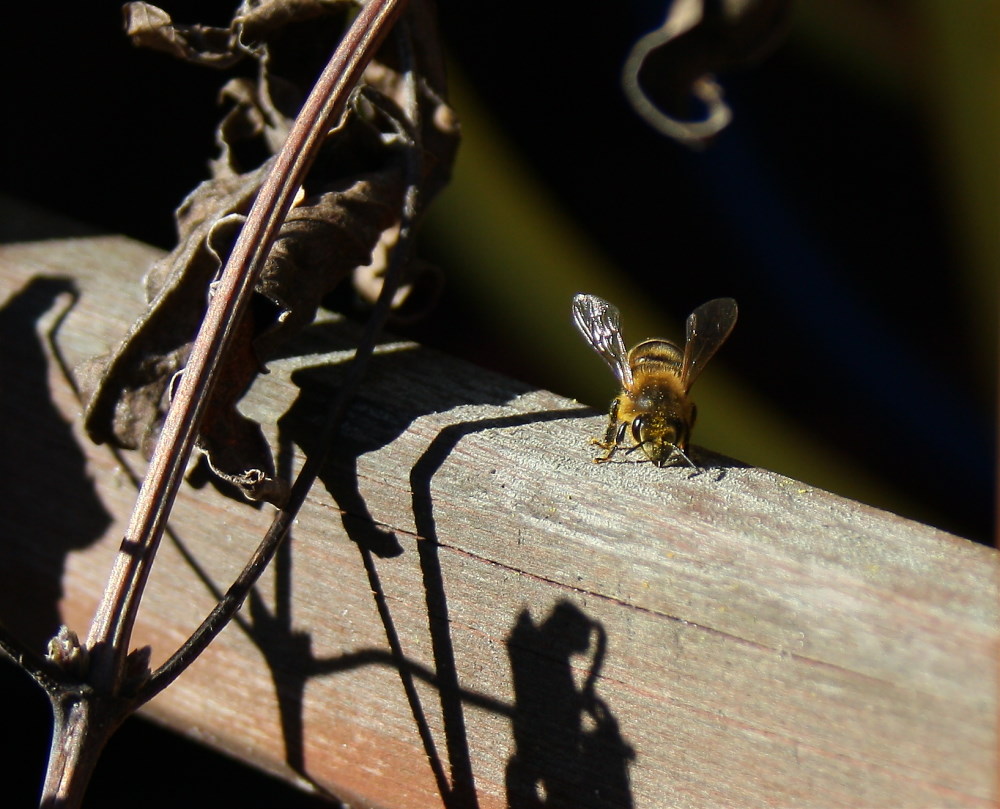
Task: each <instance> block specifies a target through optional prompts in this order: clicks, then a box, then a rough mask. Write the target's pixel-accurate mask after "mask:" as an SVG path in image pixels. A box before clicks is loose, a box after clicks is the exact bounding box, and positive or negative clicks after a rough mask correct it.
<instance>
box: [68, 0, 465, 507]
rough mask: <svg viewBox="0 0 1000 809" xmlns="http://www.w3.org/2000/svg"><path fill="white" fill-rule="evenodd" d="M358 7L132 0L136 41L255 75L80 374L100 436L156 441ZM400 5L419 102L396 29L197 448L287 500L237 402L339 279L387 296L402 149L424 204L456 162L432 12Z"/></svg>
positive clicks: (328, 0)
mask: <svg viewBox="0 0 1000 809" xmlns="http://www.w3.org/2000/svg"><path fill="white" fill-rule="evenodd" d="M353 7H354V4H353V3H351V2H347V0H269V1H266V2H260V1H259V0H254V1H251V0H247V2H245V3H244V4H243V5H242V6H241V7H240V8H239V9H238V10H237V12H236V14H235V15H234V17H233V20H232V22H231V24H230V25H229V27H227V28H218V27H211V26H201V25H186V26H181V25H175V24H174V23H173V22H172V21H171V20H170V17H169V16H168V15H167V14H166V13H165V12H163V11H161V10H160V9H158V8H156V7H154V6H151V5H149V4H147V3H129V4H128V5H127V6H126V7H125V13H126V27H127V31H128V33H129V34H130V35H131V36H132V37H133V39H134V40H135V41H136V42H137V43H139V44H142V45H144V46H147V47H152V48H156V49H158V50H163V51H166V52H168V53H171V54H173V55H174V56H177V57H180V58H182V59H185V60H187V61H191V62H195V63H198V64H204V65H211V66H214V67H230V66H232V65H235V64H236V63H237V62H239V61H241V60H243V59H252V60H254V61H256V63H257V65H258V75H257V78H256V80H251V79H247V78H244V77H241V78H235V79H232V80H231V81H229V82H228V83H227V84H226V85H225V87H224V88H223V91H222V98H223V100H224V101H225V102H226V103H227V104H229V105H230V108H229V110H228V112H227V113H226V114H225V115H224V117H223V119H222V121H221V122H220V124H219V126H218V128H217V130H216V140H217V143H218V145H219V154H218V156H217V157H216V159H215V160H213V161H212V162H211V164H210V168H211V172H212V177H211V178H210V179H208V180H206V181H204V182H203V183H201V185H199V186H198V187H197V188H196V189H195V190H194V191H193V192H192V193H191V194H190V195H189V196H188V197H187V199H185V200H184V202H183V203H182V204H181V206H180V207H179V208H178V210H177V214H176V218H177V227H178V236H179V240H178V244H177V246H176V247H175V248H174V250H173V251H171V252H170V253H169V254H168V255H167V256H165V257H164V258H163V259H161V260H160V261H158V262H156V263H155V264H154V265H153V266H152V267H151V268H150V270H149V272H148V273H147V276H146V279H145V289H146V298H147V300H148V301H149V307H148V309H147V311H146V313H145V314H144V315H143V316H142V317H141V318H140V319H139V320H138V321H137V322H136V323H135V324H134V325H133V327H132V328H131V330H130V331H129V333H128V335H126V337H125V339H124V340H123V341H122V343H121V344H120V345H119V346H118V347H117V348H116V349H115V350H113V351H112V352H110V353H109V354H107V355H104V356H101V357H96V358H94V359H92V360H91V361H90V362H89V363H87V365H86V366H85V368H84V369H82V373H81V381H82V384H83V387H84V390H85V392H89V401H88V405H87V408H86V413H85V426H86V429H87V431H88V433H89V434H90V436H91V438H92V439H93V440H95V441H96V442H98V443H100V442H106V441H107V442H114V443H116V444H118V445H121V446H124V447H129V448H141V449H142V450H143V451H145V452H146V453H147V454H148V453H149V452H151V451H152V448H153V446H154V444H155V440H156V437H157V435H158V433H159V430H160V427H161V425H162V421H163V418H164V416H165V415H166V410H167V408H168V406H169V397H170V392H171V389H172V380H174V378H175V377H176V375H177V374H178V373H180V372H181V371H182V370H183V368H184V365H185V363H186V362H187V358H188V355H189V353H190V348H191V342H192V340H193V338H194V336H195V334H196V332H197V330H198V327H199V325H200V323H201V320H202V318H203V316H204V313H205V310H206V307H207V302H208V296H209V295H210V290H211V285H212V281H213V280H214V279H215V278H216V277H217V276H218V273H219V272H220V269H221V267H222V266H223V265H224V263H225V260H226V258H227V256H228V254H229V251H230V249H231V247H232V244H233V242H234V240H235V238H236V236H237V234H238V232H239V228H240V227H241V226H242V223H243V221H244V220H245V217H246V215H247V213H248V211H249V209H250V206H251V204H252V202H253V200H254V198H255V196H256V194H257V190H258V188H259V187H260V184H261V182H262V181H263V179H264V177H265V176H266V174H267V172H268V171H269V169H270V166H271V162H272V160H273V155H274V153H275V152H276V151H277V150H278V149H279V148H280V147H281V145H282V144H283V142H284V140H285V137H286V135H287V133H288V130H289V128H290V126H291V124H292V121H293V119H294V116H295V115H296V114H297V112H298V109H299V106H300V105H301V103H302V101H303V100H304V99H305V97H306V96H307V94H308V91H309V89H310V87H311V84H312V82H313V80H314V79H315V77H316V76H317V75H318V74H319V72H320V71H321V69H322V67H323V65H324V64H325V61H326V59H327V58H328V57H329V54H330V53H331V52H332V50H333V47H334V45H335V44H336V42H337V40H338V39H339V37H340V36H341V35H342V33H343V31H344V28H345V24H346V19H347V17H346V15H347V14H348V13H349V12H350V11H351V10H352V9H353ZM407 13H408V14H409V19H410V27H411V30H412V31H413V32H414V33H413V42H414V47H413V48H412V52H413V53H414V56H413V62H414V68H415V70H416V73H417V75H418V77H419V81H418V82H417V86H418V87H419V97H418V98H417V99H416V101H415V104H408V103H407V100H406V99H407V97H406V94H405V90H404V82H403V75H402V72H401V68H400V66H399V65H398V64H396V63H397V61H398V60H397V58H396V55H395V50H394V47H393V42H392V39H391V38H390V40H389V41H388V42H387V44H386V45H385V46H383V48H382V54H381V55H380V58H383V59H384V60H385V61H380V62H375V63H372V64H371V65H369V67H368V69H367V71H366V73H365V78H364V84H363V87H362V88H361V91H360V92H358V93H356V95H355V97H354V102H353V103H352V104H351V105H350V108H349V110H348V112H347V113H346V114H345V116H344V119H343V120H342V121H341V122H340V124H339V126H337V127H336V128H335V129H334V130H332V131H331V132H330V133H329V134H328V136H327V139H326V141H325V142H324V144H323V146H322V149H321V151H320V154H319V156H318V158H317V160H316V161H315V163H314V164H313V166H312V168H311V170H310V172H309V174H308V176H307V177H306V180H305V183H304V184H303V187H302V188H301V189H300V192H299V196H298V197H297V201H296V204H295V206H294V207H293V208H292V210H291V212H290V213H289V215H288V217H287V219H286V220H285V222H284V223H283V224H282V226H281V229H280V231H279V234H278V238H277V240H276V242H275V244H274V246H273V248H272V250H271V252H270V254H269V256H268V258H267V261H266V263H265V266H264V269H263V272H262V274H261V277H260V278H259V280H258V282H257V284H256V287H255V293H256V294H255V297H254V301H253V302H252V305H251V308H250V312H249V313H248V314H247V315H246V317H245V318H244V319H243V322H242V323H240V324H239V325H238V328H237V334H236V339H235V341H234V343H233V345H232V347H231V350H230V351H229V352H228V353H227V355H226V356H225V357H224V358H223V360H222V362H223V365H222V368H221V369H220V374H219V376H218V380H219V381H218V382H217V385H216V388H215V390H214V391H213V394H212V398H211V399H210V401H209V402H208V405H207V408H206V414H205V417H204V421H203V423H202V426H201V432H200V436H199V440H198V445H199V447H200V449H201V450H202V451H203V452H204V453H205V454H206V456H207V458H208V461H209V464H210V466H211V467H212V469H213V470H214V471H215V472H216V473H217V474H218V475H220V476H221V477H222V478H224V479H226V480H228V481H229V482H231V483H234V484H235V485H236V486H238V487H239V488H240V490H241V491H242V492H243V493H244V494H245V495H246V496H247V497H248V498H250V499H253V500H257V499H264V500H268V501H271V502H280V501H281V499H282V498H283V496H284V491H285V486H284V484H283V483H282V482H280V481H276V480H275V472H274V462H273V460H272V455H271V451H270V448H269V447H268V445H267V442H266V440H265V438H264V434H263V431H262V430H261V428H260V425H258V424H257V423H256V422H254V421H252V420H251V419H248V418H246V417H245V416H243V415H242V414H241V413H240V412H239V411H238V409H237V404H238V402H239V400H240V398H241V397H242V396H243V395H244V393H245V392H246V390H247V388H248V387H249V385H250V384H251V383H252V382H253V380H254V378H255V377H256V375H257V374H258V373H260V372H261V371H262V370H263V368H264V363H265V362H266V360H267V358H268V357H269V356H273V354H274V352H275V351H276V350H277V348H278V347H279V346H280V345H281V344H282V343H283V342H285V341H286V340H288V338H289V337H291V336H292V335H294V334H295V333H296V332H298V331H299V330H300V329H302V328H303V327H304V326H306V325H308V324H309V323H310V322H311V321H312V319H313V318H314V316H315V313H316V309H317V307H318V306H319V304H320V301H321V299H322V298H323V297H324V296H325V295H326V294H328V293H329V292H330V291H331V290H332V289H333V288H335V287H336V286H337V285H338V284H340V283H341V282H342V281H344V280H345V279H350V278H352V277H353V276H354V275H355V274H356V273H359V272H360V271H361V269H362V268H363V269H364V270H365V275H364V284H363V288H364V289H366V290H369V292H370V294H372V295H377V294H378V284H377V283H376V284H373V283H372V282H371V279H372V274H373V268H372V267H371V266H370V265H371V263H372V254H373V251H375V250H376V248H377V247H379V246H380V244H382V245H384V244H385V243H386V242H391V241H392V240H393V239H394V234H395V232H396V230H397V228H398V224H399V221H400V216H401V210H402V205H403V198H404V194H405V191H406V183H407V177H408V174H407V161H408V160H410V159H411V158H409V157H408V156H407V150H408V149H419V150H420V160H419V165H420V167H421V176H420V178H419V183H420V196H421V199H422V200H423V202H424V204H426V202H427V201H428V200H429V199H430V197H431V196H433V194H434V193H435V192H436V191H437V190H438V189H440V188H441V186H442V185H443V184H444V183H445V182H446V180H447V176H448V173H449V171H450V166H451V163H452V160H453V158H454V153H455V150H456V148H457V143H458V127H457V123H456V122H455V119H454V116H453V115H452V114H451V110H450V109H449V108H448V107H447V104H446V103H445V102H444V101H443V97H444V73H443V65H442V62H441V57H440V53H439V51H438V48H437V39H436V33H435V31H434V27H433V20H432V18H431V17H430V13H429V11H428V10H427V9H426V8H425V4H424V3H422V2H416V3H411V5H410V9H409V11H408V12H407ZM405 132H410V133H413V132H417V133H418V135H419V136H418V137H416V138H408V137H404V136H403V135H402V134H401V133H405ZM383 252H384V251H381V250H380V251H379V254H380V255H381V254H382V253H383ZM374 274H375V276H376V277H377V275H378V269H377V268H375V270H374Z"/></svg>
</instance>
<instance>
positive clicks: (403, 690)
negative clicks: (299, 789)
mask: <svg viewBox="0 0 1000 809" xmlns="http://www.w3.org/2000/svg"><path fill="white" fill-rule="evenodd" d="M156 255H157V254H156V252H155V251H153V250H152V249H151V248H148V247H145V246H143V245H139V244H136V243H134V242H130V241H128V240H126V239H123V238H120V237H94V238H78V239H68V240H58V241H49V242H38V243H31V244H14V245H6V246H3V247H0V303H2V304H3V306H4V308H3V309H2V310H0V327H2V334H3V336H4V348H3V370H4V377H3V378H4V382H3V386H2V389H0V406H2V407H3V411H2V412H3V416H4V425H5V433H6V435H5V439H4V440H5V447H4V452H3V455H4V456H5V457H6V458H7V459H8V461H7V463H8V468H9V470H10V471H9V472H8V474H9V475H13V476H14V477H18V482H17V485H16V486H15V490H14V495H13V498H11V500H10V501H9V502H10V503H12V504H16V505H17V506H18V508H11V507H9V508H6V509H4V511H3V516H2V517H0V524H2V529H3V536H4V538H5V539H4V548H3V551H2V559H0V563H2V567H0V575H2V577H3V579H4V588H3V589H4V593H3V595H2V597H0V610H2V612H0V618H2V620H4V621H5V622H6V623H8V624H9V625H11V626H14V627H16V628H17V629H18V630H19V631H20V632H21V633H22V634H23V635H24V636H25V637H27V638H29V639H30V640H31V641H32V642H33V643H34V644H35V645H37V646H40V645H41V644H42V643H43V642H44V638H45V637H46V635H47V634H48V633H51V632H52V631H53V630H54V627H55V625H56V624H57V623H58V622H59V621H65V622H66V623H68V624H69V625H70V626H71V627H73V628H75V629H76V630H77V631H78V632H80V633H81V635H82V634H85V632H86V628H87V626H88V624H89V621H90V618H91V616H92V614H93V610H94V608H95V606H96V604H97V601H98V598H99V593H100V590H101V588H102V587H103V581H104V579H105V577H106V575H107V572H108V570H109V569H110V565H111V559H112V556H113V554H114V552H115V550H116V548H117V544H118V541H119V539H120V536H121V533H122V530H123V527H124V523H125V521H126V520H127V517H128V514H129V511H130V509H131V504H132V501H133V499H134V496H135V486H134V483H133V482H132V480H131V479H130V472H129V469H131V470H133V471H134V472H136V473H139V472H141V469H142V463H141V461H140V460H139V459H138V458H136V457H135V456H131V455H129V456H126V461H127V467H123V466H122V465H120V464H119V462H118V460H116V458H115V457H114V456H113V455H112V454H111V453H110V452H109V451H108V450H107V448H105V447H94V446H91V445H89V443H88V442H87V441H86V440H84V439H83V438H82V437H81V436H80V433H79V429H78V424H77V421H78V416H79V411H80V406H79V403H78V402H77V401H76V400H75V398H74V395H73V391H72V389H71V387H70V385H69V384H68V382H67V380H66V378H65V375H64V374H63V373H62V372H61V370H60V368H59V367H58V364H57V363H55V362H54V361H53V360H54V358H53V354H52V352H51V351H49V350H48V348H47V347H46V341H45V340H44V339H42V338H41V337H40V336H39V335H41V334H43V333H44V331H45V330H46V329H51V328H52V326H53V325H54V324H55V322H56V319H57V317H58V315H59V313H60V312H62V311H64V310H65V309H66V308H67V306H69V305H70V304H72V305H71V308H70V309H69V312H68V315H67V316H66V318H65V319H64V321H63V322H62V323H61V325H60V327H59V332H58V335H57V338H56V344H57V345H58V346H59V350H60V351H61V353H62V355H63V356H64V358H65V361H66V362H67V363H68V364H69V365H70V366H73V365H75V364H76V363H78V362H80V361H82V360H83V359H85V358H87V357H89V356H91V355H93V354H97V353H100V352H102V351H104V350H106V349H107V348H108V347H109V346H111V345H112V344H113V343H114V342H115V341H116V340H117V339H119V338H120V336H121V334H122V333H123V331H124V330H125V328H127V326H128V325H129V324H130V323H131V322H132V320H133V318H134V317H135V315H136V314H137V313H138V311H139V310H140V308H141V307H142V301H141V292H140V284H139V278H140V276H141V274H142V272H143V271H144V269H145V267H146V266H147V265H148V263H149V262H150V261H151V260H152V259H153V258H154V257H155V256H156ZM41 279H48V280H41ZM74 287H75V288H76V290H77V291H78V292H79V297H78V298H77V299H76V300H75V302H74V301H73V300H72V296H71V294H70V292H71V290H72V288H74ZM567 310H568V307H567ZM567 317H568V315H567ZM567 328H569V325H567ZM354 337H355V330H354V329H353V327H351V326H349V325H345V324H342V323H337V322H335V321H333V320H330V321H328V322H323V323H319V324H317V325H315V326H313V327H312V328H311V329H310V330H309V332H308V333H307V334H305V335H303V338H302V339H301V340H300V341H299V342H298V343H297V345H296V346H295V347H294V348H293V349H290V350H289V351H288V352H287V356H283V357H281V358H278V359H277V360H275V361H274V362H272V363H271V364H270V366H269V367H270V369H271V373H270V374H269V375H267V376H264V377H261V379H260V380H259V382H258V383H257V384H256V386H255V387H254V389H253V391H252V393H251V395H250V396H249V397H248V399H247V401H246V402H245V411H246V412H247V413H248V414H250V415H252V416H254V417H256V418H259V419H260V420H261V421H262V422H264V423H265V424H268V425H270V427H269V430H270V433H269V435H270V438H271V440H272V445H273V446H274V447H276V448H279V465H280V466H281V467H282V468H284V469H286V470H288V469H292V468H298V466H299V465H300V464H301V459H302V456H303V453H304V452H310V451H315V449H316V448H315V446H313V445H314V443H315V440H316V436H317V433H318V426H317V425H318V424H319V423H320V419H321V418H322V415H323V411H324V408H325V407H326V406H327V404H328V402H329V397H330V393H331V391H332V390H334V389H335V388H336V386H337V385H338V383H339V380H340V379H342V377H343V374H344V371H345V363H346V361H347V360H348V359H349V357H350V356H351V346H352V344H353V340H354ZM581 350H583V349H581ZM12 425H13V426H12ZM602 429H603V418H602V417H600V416H598V415H595V414H593V413H592V411H589V410H586V409H584V408H581V407H580V406H578V405H577V404H575V403H574V402H570V401H567V400H565V399H562V398H560V397H558V396H555V395H554V394H551V393H547V392H544V391H539V390H533V389H530V388H528V387H526V386H524V385H521V384H519V383H516V382H512V381H510V380H508V379H504V378H502V377H498V376H496V375H493V374H490V373H486V372H484V371H482V370H479V369H476V368H473V367H471V366H469V365H467V364H464V363H461V362H458V361H456V360H454V359H451V358H448V357H446V356H442V355H440V354H437V353H434V352H432V351H429V350H426V349H423V348H419V347H417V346H414V345H412V344H409V343H401V342H393V341H386V342H384V343H383V344H382V345H381V346H380V348H379V350H378V353H377V356H376V358H375V359H374V361H373V364H372V368H371V375H370V380H369V383H368V384H367V386H366V387H365V390H364V393H363V395H362V396H361V398H360V400H359V401H358V403H357V405H356V407H355V408H354V409H353V411H352V415H351V418H350V421H349V423H348V424H347V426H346V428H345V435H344V436H343V438H342V440H341V441H340V442H339V443H338V445H337V447H336V457H335V458H334V460H333V461H332V462H331V463H330V464H329V465H328V467H327V468H326V469H325V470H324V472H323V474H322V476H321V480H319V481H318V482H317V484H316V485H315V487H314V489H313V491H312V493H311V496H310V498H309V500H308V502H307V503H306V506H305V508H304V509H303V511H302V513H301V515H300V517H299V520H298V522H297V524H296V526H295V529H294V532H293V537H292V541H291V543H290V544H289V545H288V546H286V548H285V550H284V552H283V553H282V555H281V556H280V557H279V559H277V560H276V563H275V565H273V566H272V569H271V570H269V571H268V573H267V574H266V575H265V578H264V580H263V581H262V582H261V584H260V586H259V588H258V589H257V591H256V592H255V593H254V594H253V596H252V597H251V598H250V599H249V600H248V602H247V604H246V605H245V607H244V609H243V611H242V613H241V616H240V619H239V621H238V623H237V624H235V625H233V626H231V627H230V628H228V629H227V630H226V631H225V633H223V635H222V636H221V637H220V638H219V640H218V641H217V642H216V643H215V644H214V645H213V646H212V647H211V648H210V649H209V650H208V652H207V653H206V654H205V655H204V656H203V658H201V659H200V660H199V661H198V662H197V663H196V664H195V665H194V666H193V667H192V668H191V669H190V670H189V671H188V672H186V673H185V675H184V676H182V677H181V679H180V680H179V681H178V682H177V683H175V684H174V686H173V687H171V688H170V689H168V690H167V691H166V692H164V693H163V694H162V695H161V696H160V697H158V698H157V699H156V700H155V701H154V702H153V703H152V704H151V705H150V706H149V707H148V712H149V713H150V714H151V715H152V716H154V717H155V718H156V719H158V720H159V721H162V722H165V723H167V724H168V725H170V726H172V727H175V728H177V729H178V730H180V731H181V732H184V733H187V734H189V735H191V736H194V737H197V738H199V739H202V740H203V741H204V742H205V743H207V744H211V745H214V746H216V747H219V748H222V749H224V750H226V751H229V752H231V753H233V754H234V755H237V756H239V757H241V758H244V759H247V760H250V761H253V762H255V763H257V764H258V765H260V766H261V767H264V768H266V769H268V770H271V771H273V772H276V773H279V774H282V775H284V776H285V777H289V778H293V779H297V780H300V781H302V782H303V783H307V782H311V783H312V784H314V785H317V786H319V787H321V788H325V789H328V790H329V791H331V792H332V793H335V794H337V795H340V796H343V797H345V798H347V799H349V800H351V801H352V805H356V806H378V807H392V809H407V807H415V808H419V809H427V808H428V807H435V806H443V807H449V808H451V809H453V808H454V807H471V806H479V807H483V808H484V809H486V808H487V807H505V806H510V807H518V809H520V807H532V806H538V807H542V806H547V807H609V808H611V807H615V808H619V807H632V806H634V807H666V806H670V807H698V808H699V809H702V808H703V807H715V806H718V807H775V806H779V807H796V809H804V808H805V807H845V808H846V807H850V808H851V809H855V808H856V807H888V806H892V807H929V808H930V807H934V809H939V808H943V807H987V806H995V805H996V801H997V798H998V786H997V780H996V779H997V776H996V765H997V761H998V759H997V754H998V737H997V716H998V713H997V710H998V708H997V693H998V683H997V671H998V668H997V663H998V650H1000V645H998V641H1000V608H998V603H1000V599H998V595H1000V586H998V585H1000V555H998V553H997V552H996V551H995V550H992V549H988V548H984V547H981V546H977V545H975V544H973V543H971V542H968V541H965V540H963V539H959V538H956V537H953V536H950V535H947V534H945V533H943V532H940V531H937V530H934V529H932V528H929V527H926V526H923V525H919V524H916V523H913V522H911V521H908V520H905V519H902V518H900V517H897V516H894V515H892V514H888V513H885V512H881V511H878V510H875V509H873V508H869V507H866V506H864V505H859V504H858V503H854V502H850V501H847V500H844V499H842V498H839V497H837V496H834V495H832V494H829V493H827V492H823V491H820V490H817V489H814V488H812V487H810V486H808V485H805V484H802V483H799V482H796V481H794V480H789V479H787V478H784V477H782V476H780V475H777V474H774V473H772V472H768V471H766V470H763V469H756V468H748V467H744V466H742V465H740V464H738V463H734V462H732V461H729V460H728V459H725V458H721V457H717V456H713V455H711V454H709V453H707V452H705V451H700V454H699V455H698V456H697V457H699V458H700V459H701V460H702V462H703V464H705V466H706V467H707V468H705V469H704V470H703V471H702V472H700V473H698V474H693V473H692V472H691V470H689V469H684V468H678V469H662V470H661V469H655V468H652V467H650V465H648V464H606V465H600V466H598V465H595V464H592V463H591V462H590V459H591V457H592V448H591V447H590V446H588V443H587V441H588V439H589V438H590V437H592V436H596V435H598V434H599V433H600V432H601V430H602ZM11 458H19V459H20V460H19V461H18V465H17V466H16V467H15V466H12V465H11V463H10V461H9V459H11ZM25 463H27V464H28V466H29V472H28V473H27V474H25V473H24V472H23V465H24V464H25ZM15 472H16V473H17V474H15ZM5 479H7V480H10V479H11V478H10V477H7V476H5ZM269 519H270V514H269V509H268V508H266V507H265V508H262V509H254V508H252V507H250V506H248V505H246V504H244V503H240V502H237V501H236V500H234V499H231V498H229V497H226V496H224V495H223V494H221V493H220V492H218V491H217V490H216V489H215V488H214V487H213V486H212V485H204V486H202V487H201V488H195V487H194V486H190V487H186V488H185V491H184V492H183V493H182V496H181V498H180V501H179V503H178V506H177V508H176V510H175V512H174V517H173V519H172V522H171V535H170V536H169V537H168V538H167V540H166V541H165V542H164V544H163V547H162V550H161V554H160V557H159V558H158V562H157V566H156V568H155V570H154V573H153V577H152V580H151V583H150V587H149V590H148V592H147V595H146V598H145V600H144V602H143V607H142V610H141V612H140V626H139V627H138V630H137V632H138V634H137V637H136V642H137V643H138V644H146V643H148V644H150V645H152V647H153V658H154V663H155V662H157V661H161V660H163V659H164V658H165V657H166V656H167V655H168V654H169V653H170V652H171V651H172V650H173V648H174V647H175V646H176V645H177V644H178V643H179V642H181V640H182V639H183V638H184V637H185V635H186V633H188V632H189V631H191V630H192V629H193V628H194V627H195V626H196V625H197V623H198V622H199V621H200V620H201V618H202V617H203V616H204V615H205V614H206V613H207V612H208V610H209V609H211V607H212V605H213V603H214V601H213V595H212V592H213V590H216V591H218V590H224V589H225V588H226V587H227V586H228V584H229V582H230V581H231V579H232V578H233V576H234V575H235V573H236V571H237V570H238V569H239V567H240V566H241V565H242V563H243V560H244V558H245V556H246V555H247V554H248V553H249V551H250V550H251V549H252V548H253V547H254V546H255V544H256V542H257V541H258V539H259V536H260V535H261V533H262V531H263V530H264V527H265V526H266V525H267V523H268V522H269ZM473 796H475V797H473Z"/></svg>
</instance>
